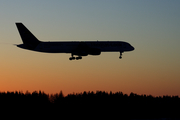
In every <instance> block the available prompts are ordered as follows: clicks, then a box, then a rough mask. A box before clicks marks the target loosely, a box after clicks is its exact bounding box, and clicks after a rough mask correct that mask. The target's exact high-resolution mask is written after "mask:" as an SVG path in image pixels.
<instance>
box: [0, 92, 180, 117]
mask: <svg viewBox="0 0 180 120" xmlns="http://www.w3.org/2000/svg"><path fill="white" fill-rule="evenodd" d="M0 104H1V109H3V110H7V111H14V112H19V113H23V114H28V115H29V114H31V116H32V115H39V116H41V117H45V118H46V117H47V116H54V117H55V116H56V117H59V118H61V117H62V116H64V115H66V118H69V117H72V116H73V117H77V116H79V117H82V116H86V117H85V118H89V117H96V118H97V117H99V118H107V117H109V118H116V117H117V118H119V119H154V118H156V119H157V118H180V117H179V113H180V110H179V108H180V98H179V97H178V96H159V97H153V96H152V95H137V94H135V93H133V92H131V93H130V94H129V95H127V94H123V93H122V92H116V93H112V92H109V93H107V92H104V91H96V93H95V92H93V91H92V92H90V91H89V92H86V91H84V92H83V93H76V94H75V93H73V94H68V95H67V96H64V95H63V93H62V91H60V92H59V93H57V94H51V95H49V94H46V93H44V92H42V91H38V92H37V91H34V92H32V93H30V92H28V91H27V92H25V93H23V92H20V91H19V92H18V91H15V92H0ZM79 117H78V118H79Z"/></svg>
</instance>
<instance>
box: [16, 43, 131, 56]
mask: <svg viewBox="0 0 180 120" xmlns="http://www.w3.org/2000/svg"><path fill="white" fill-rule="evenodd" d="M79 44H85V45H86V46H87V47H90V48H96V49H99V50H100V51H101V52H125V51H132V50H134V47H133V46H131V45H130V44H129V43H127V42H123V41H72V42H40V43H39V44H38V45H37V46H36V47H35V48H34V49H33V51H37V52H46V53H72V52H73V51H74V50H76V49H77V48H78V46H79ZM23 45H24V44H22V45H19V47H21V48H23ZM24 49H27V48H24ZM29 50H31V49H29Z"/></svg>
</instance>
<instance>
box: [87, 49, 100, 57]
mask: <svg viewBox="0 0 180 120" xmlns="http://www.w3.org/2000/svg"><path fill="white" fill-rule="evenodd" d="M88 54H89V55H100V54H101V50H99V49H97V48H91V49H89V51H88Z"/></svg>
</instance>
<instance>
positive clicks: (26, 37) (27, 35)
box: [16, 23, 40, 48]
mask: <svg viewBox="0 0 180 120" xmlns="http://www.w3.org/2000/svg"><path fill="white" fill-rule="evenodd" d="M16 26H17V29H18V31H19V34H20V36H21V39H22V41H23V43H24V44H25V45H26V46H27V47H29V48H35V47H36V46H37V45H38V44H39V43H40V41H39V40H38V39H37V38H36V37H35V36H34V35H33V34H32V33H31V32H30V31H29V30H28V29H27V28H26V27H25V26H24V25H23V24H22V23H16Z"/></svg>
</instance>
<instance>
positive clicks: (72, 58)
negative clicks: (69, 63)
mask: <svg viewBox="0 0 180 120" xmlns="http://www.w3.org/2000/svg"><path fill="white" fill-rule="evenodd" d="M75 59H76V60H80V59H82V57H81V56H78V57H73V55H72V57H70V58H69V60H75Z"/></svg>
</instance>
